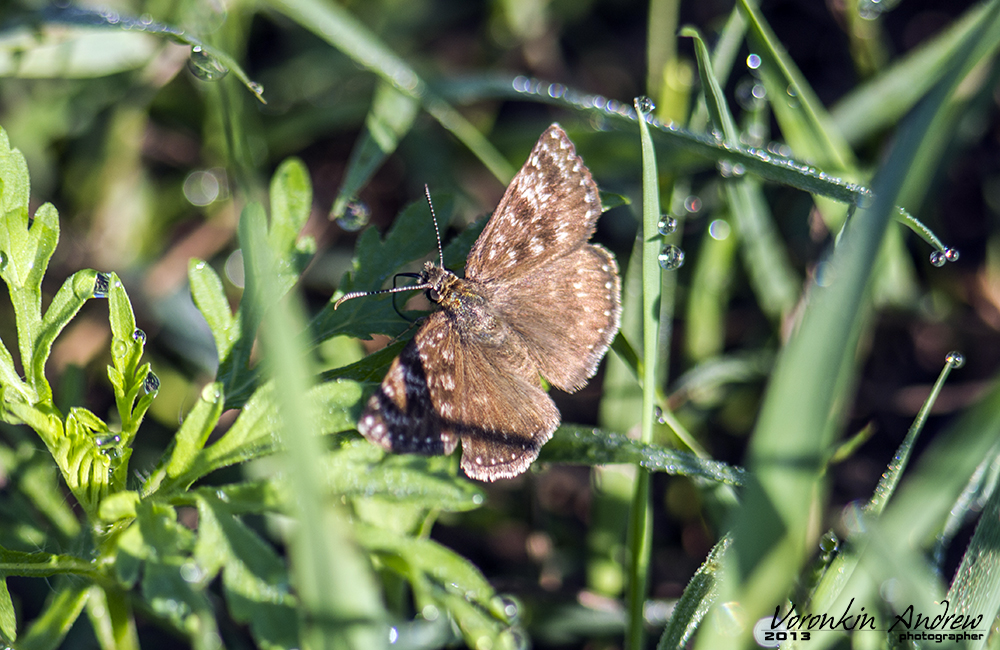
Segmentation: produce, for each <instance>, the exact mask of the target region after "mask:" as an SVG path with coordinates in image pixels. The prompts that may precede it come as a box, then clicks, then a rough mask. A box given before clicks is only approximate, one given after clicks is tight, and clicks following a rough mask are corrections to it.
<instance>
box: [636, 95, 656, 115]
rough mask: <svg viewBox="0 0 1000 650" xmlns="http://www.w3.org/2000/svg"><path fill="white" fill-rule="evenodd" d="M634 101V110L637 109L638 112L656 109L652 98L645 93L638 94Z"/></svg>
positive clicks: (648, 111) (647, 112) (649, 111)
mask: <svg viewBox="0 0 1000 650" xmlns="http://www.w3.org/2000/svg"><path fill="white" fill-rule="evenodd" d="M634 103H635V110H637V111H639V112H640V113H646V114H649V113H652V112H653V111H655V110H656V104H654V103H653V100H652V99H650V98H649V97H646V96H645V95H640V96H639V97H636V98H635V100H634Z"/></svg>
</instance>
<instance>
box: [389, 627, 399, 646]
mask: <svg viewBox="0 0 1000 650" xmlns="http://www.w3.org/2000/svg"><path fill="white" fill-rule="evenodd" d="M397 641H399V630H397V629H396V626H393V627H390V628H389V643H390V644H393V643H396V642H397Z"/></svg>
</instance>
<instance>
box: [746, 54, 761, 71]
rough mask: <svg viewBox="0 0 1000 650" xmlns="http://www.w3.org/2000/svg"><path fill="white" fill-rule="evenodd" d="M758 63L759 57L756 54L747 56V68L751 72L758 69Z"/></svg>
mask: <svg viewBox="0 0 1000 650" xmlns="http://www.w3.org/2000/svg"><path fill="white" fill-rule="evenodd" d="M760 63H761V61H760V56H759V55H757V54H749V55H747V67H748V68H750V69H751V70H756V69H757V68H759V67H760Z"/></svg>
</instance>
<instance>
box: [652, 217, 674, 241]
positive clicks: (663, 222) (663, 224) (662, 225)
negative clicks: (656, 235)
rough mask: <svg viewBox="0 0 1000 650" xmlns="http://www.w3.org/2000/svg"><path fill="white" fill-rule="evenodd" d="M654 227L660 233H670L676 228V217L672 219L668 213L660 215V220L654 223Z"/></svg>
mask: <svg viewBox="0 0 1000 650" xmlns="http://www.w3.org/2000/svg"><path fill="white" fill-rule="evenodd" d="M656 229H657V230H658V231H659V232H660V234H661V235H664V236H666V235H670V234H673V233H674V231H676V230H677V219H674V218H673V217H671V216H670V215H669V214H665V215H663V216H662V217H660V221H659V222H658V223H657V224H656Z"/></svg>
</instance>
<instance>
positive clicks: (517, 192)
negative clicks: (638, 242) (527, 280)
mask: <svg viewBox="0 0 1000 650" xmlns="http://www.w3.org/2000/svg"><path fill="white" fill-rule="evenodd" d="M599 216H601V200H600V197H599V196H598V193H597V185H595V184H594V179H593V178H592V177H591V175H590V170H588V169H587V168H586V166H584V164H583V160H582V159H581V158H580V157H579V156H578V155H577V154H576V149H575V148H574V147H573V143H572V142H570V140H569V138H568V137H567V136H566V132H565V131H563V130H562V129H561V128H560V127H559V125H557V124H553V125H552V126H550V127H549V128H548V129H546V131H545V133H543V134H542V137H540V138H539V139H538V143H537V144H536V145H535V148H534V149H532V150H531V154H530V155H529V156H528V160H527V162H525V163H524V166H523V167H521V171H519V172H518V173H517V175H516V176H514V180H512V181H511V182H510V185H509V186H508V187H507V191H506V192H504V195H503V198H502V199H500V205H498V206H497V209H496V210H495V211H494V212H493V216H492V217H491V218H490V221H489V223H487V224H486V228H485V229H483V232H482V234H481V235H480V236H479V239H477V240H476V243H475V245H474V246H473V247H472V251H471V252H470V253H469V261H468V262H467V263H466V265H465V275H466V277H467V278H470V279H474V280H479V281H484V282H487V281H492V280H496V281H511V280H513V279H514V278H516V277H518V276H521V275H527V274H530V273H533V272H534V271H535V270H536V269H537V268H538V267H539V266H542V265H544V264H547V263H548V262H549V261H551V260H552V259H553V258H557V257H560V256H562V255H565V254H567V253H569V252H570V251H572V250H573V249H575V248H578V247H579V246H581V245H582V244H583V243H584V242H586V241H587V240H588V239H590V236H591V235H592V234H593V233H594V225H595V224H596V223H597V218H598V217H599Z"/></svg>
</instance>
